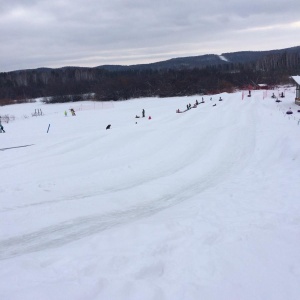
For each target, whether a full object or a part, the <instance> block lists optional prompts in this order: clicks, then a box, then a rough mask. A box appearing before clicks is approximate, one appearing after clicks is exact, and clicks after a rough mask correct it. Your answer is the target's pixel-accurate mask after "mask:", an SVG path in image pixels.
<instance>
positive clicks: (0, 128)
mask: <svg viewBox="0 0 300 300" xmlns="http://www.w3.org/2000/svg"><path fill="white" fill-rule="evenodd" d="M2 132H5V130H4V127H3V125H2V124H0V133H2Z"/></svg>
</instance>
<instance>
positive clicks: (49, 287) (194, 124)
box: [0, 88, 300, 300]
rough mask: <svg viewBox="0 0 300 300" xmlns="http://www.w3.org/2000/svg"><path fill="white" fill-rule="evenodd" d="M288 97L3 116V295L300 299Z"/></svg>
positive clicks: (24, 109) (24, 299)
mask: <svg viewBox="0 0 300 300" xmlns="http://www.w3.org/2000/svg"><path fill="white" fill-rule="evenodd" d="M247 93H248V91H246V92H245V94H247ZM276 93H277V92H276ZM285 95H286V97H285V98H284V99H283V101H282V102H281V103H276V102H275V101H274V99H272V98H271V97H270V96H271V93H270V92H268V95H266V93H265V92H264V91H253V92H252V97H251V98H248V97H245V98H244V99H243V100H242V92H237V93H233V94H222V95H213V96H212V100H211V101H210V96H204V100H205V103H203V104H200V105H199V106H198V107H197V108H192V109H191V110H190V111H187V112H185V113H182V114H177V113H175V111H176V109H178V108H179V109H185V107H186V105H187V104H188V103H191V104H193V103H195V100H196V99H198V101H201V98H202V97H200V96H194V97H181V98H169V99H155V98H151V99H150V98H149V99H136V100H130V101H124V102H113V103H112V102H109V103H105V104H99V103H96V104H95V103H93V102H82V103H74V104H73V107H74V108H75V110H76V111H77V116H76V117H72V116H71V115H70V113H68V116H67V117H65V116H64V111H65V110H66V109H69V108H71V107H72V104H70V103H67V104H55V105H45V104H42V103H31V104H19V105H11V106H4V107H0V114H1V115H4V114H11V115H14V116H15V118H16V119H15V121H13V122H10V123H9V124H4V128H5V130H6V133H5V134H0V150H2V151H0V176H1V180H0V230H1V232H0V299H1V300H33V299H38V300H53V299H55V300H66V299H72V300H91V299H101V300H163V299H165V300H179V299H180V300H181V299H184V300H199V299H204V300H253V299H255V300H274V299H276V300H277V299H278V300H298V299H300V201H299V199H300V192H299V182H300V124H299V119H300V113H298V112H297V110H298V109H300V107H298V106H296V105H295V104H294V98H295V90H294V89H293V88H290V89H286V91H285ZM220 96H221V97H222V98H223V101H218V100H219V97H220ZM263 98H264V99H263ZM213 104H216V106H213ZM289 107H291V109H292V111H293V112H294V114H293V115H291V116H288V115H286V114H285V112H286V111H287V110H288V109H289ZM36 109H42V111H43V113H44V116H39V117H32V116H31V114H32V113H33V112H34V111H35V110H36ZM142 109H145V111H146V117H145V118H139V119H136V118H135V116H136V115H141V112H142ZM149 116H151V117H152V118H151V120H149V119H148V117H149ZM49 124H51V126H50V129H49V133H47V129H48V126H49ZM108 124H111V129H110V130H105V128H106V126H107V125H108ZM27 145H29V146H27ZM18 146H26V147H21V148H13V147H18ZM5 148H11V149H5Z"/></svg>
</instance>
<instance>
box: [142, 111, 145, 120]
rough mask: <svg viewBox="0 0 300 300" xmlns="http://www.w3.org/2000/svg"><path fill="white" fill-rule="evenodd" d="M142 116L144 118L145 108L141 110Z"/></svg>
mask: <svg viewBox="0 0 300 300" xmlns="http://www.w3.org/2000/svg"><path fill="white" fill-rule="evenodd" d="M142 116H143V118H145V110H144V109H143V110H142Z"/></svg>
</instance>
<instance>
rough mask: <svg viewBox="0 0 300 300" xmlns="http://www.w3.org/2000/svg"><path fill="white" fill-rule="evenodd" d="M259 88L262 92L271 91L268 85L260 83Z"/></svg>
mask: <svg viewBox="0 0 300 300" xmlns="http://www.w3.org/2000/svg"><path fill="white" fill-rule="evenodd" d="M257 86H258V88H259V89H260V90H268V89H269V86H268V85H267V84H266V83H259V84H258V85H257Z"/></svg>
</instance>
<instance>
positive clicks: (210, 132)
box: [0, 97, 256, 259]
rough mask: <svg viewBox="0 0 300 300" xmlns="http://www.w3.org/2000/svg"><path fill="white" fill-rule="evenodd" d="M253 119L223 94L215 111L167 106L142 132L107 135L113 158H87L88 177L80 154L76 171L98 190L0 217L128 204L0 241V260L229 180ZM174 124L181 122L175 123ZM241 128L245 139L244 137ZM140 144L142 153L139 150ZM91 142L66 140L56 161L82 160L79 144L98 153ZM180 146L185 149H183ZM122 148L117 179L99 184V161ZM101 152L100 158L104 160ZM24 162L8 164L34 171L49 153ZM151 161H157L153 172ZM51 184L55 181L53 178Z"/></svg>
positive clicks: (250, 137)
mask: <svg viewBox="0 0 300 300" xmlns="http://www.w3.org/2000/svg"><path fill="white" fill-rule="evenodd" d="M255 114H256V104H255V103H241V102H240V101H238V100H236V99H230V97H228V99H226V101H224V102H222V103H218V106H217V107H212V106H211V103H207V104H202V105H201V106H199V107H198V108H197V109H193V110H191V111H190V112H188V113H187V114H186V115H178V114H174V113H173V111H172V109H171V108H170V109H168V110H166V111H163V112H162V114H161V115H160V116H159V117H160V121H159V122H156V123H155V124H149V123H148V124H147V126H145V127H144V128H143V129H144V130H140V131H134V130H133V128H131V127H129V128H125V129H124V130H122V132H120V133H119V132H117V133H114V132H113V131H111V132H110V133H111V135H113V138H111V139H110V140H109V141H107V144H106V145H105V148H106V149H114V151H113V153H110V154H108V153H107V154H105V153H102V154H99V156H100V159H99V160H93V161H92V164H93V171H94V174H90V170H91V166H90V164H89V157H87V160H88V163H87V164H88V167H87V166H80V172H81V173H82V174H81V176H86V175H88V176H89V177H92V176H93V175H94V176H95V177H97V178H99V186H98V187H97V188H95V187H93V189H92V191H89V190H88V189H87V190H86V191H85V190H81V191H80V194H73V193H71V194H69V193H68V191H66V194H67V195H65V196H61V197H59V198H58V199H50V200H49V201H43V199H41V201H40V202H36V198H37V197H34V198H35V201H34V202H33V203H31V204H30V203H26V204H23V205H18V206H16V207H13V206H11V207H9V208H8V207H6V208H5V209H4V211H2V213H5V212H6V213H7V214H12V215H15V214H17V213H19V211H23V212H20V213H22V214H26V215H27V214H28V215H29V218H31V217H32V218H38V217H37V216H35V212H36V210H37V208H38V209H41V210H42V211H43V210H44V208H43V207H45V210H52V209H53V210H54V213H55V210H60V209H64V207H65V205H70V206H72V205H73V203H72V202H74V201H76V202H77V205H78V203H81V205H83V206H85V205H86V203H87V202H90V203H93V204H94V205H97V206H98V204H97V202H98V201H101V202H103V203H104V202H105V201H111V200H110V199H113V201H117V202H122V200H123V198H124V196H123V195H126V196H125V197H132V199H131V198H129V199H126V203H125V205H120V208H118V209H112V210H111V211H108V212H106V213H102V208H101V206H98V207H93V209H92V210H93V212H92V213H89V214H87V215H82V216H76V217H75V216H74V217H71V218H70V213H69V212H68V214H67V216H66V220H62V221H60V222H58V223H54V224H47V225H48V226H44V227H43V228H39V229H38V230H33V231H31V232H22V234H18V235H16V236H13V237H9V238H6V239H2V240H1V242H0V259H5V258H9V257H12V256H17V255H22V254H25V253H29V252H33V251H40V250H44V249H48V248H52V247H59V246H61V245H63V244H66V243H69V242H72V241H74V240H77V239H81V238H84V237H86V236H89V235H92V234H95V233H99V232H101V231H103V230H107V229H109V228H112V227H114V226H120V225H122V224H125V223H128V222H132V221H136V220H138V219H141V218H144V217H148V216H151V215H152V214H154V213H157V212H159V211H161V210H163V209H167V208H168V207H170V206H173V205H175V204H178V203H180V202H182V201H188V200H189V199H190V198H191V197H194V196H196V195H197V196H199V197H201V193H202V192H203V191H204V190H206V189H208V188H213V187H214V186H215V185H217V184H219V183H220V182H221V181H223V180H224V179H226V178H228V177H229V176H235V174H236V172H238V171H239V169H241V168H242V167H243V165H244V164H245V163H246V162H247V160H248V159H249V157H251V154H252V152H253V149H254V148H253V146H254V140H255V122H254V119H255ZM165 120H167V121H165ZM143 121H146V120H143ZM153 122H155V121H153ZM179 122H180V125H177V123H179ZM157 131H159V133H158V132H157ZM245 131H247V135H245V134H244V133H245ZM141 140H142V143H143V145H144V146H145V147H147V148H148V149H145V147H141V145H140V143H141ZM233 140H237V141H238V143H233ZM90 141H91V140H90ZM128 141H130V144H128ZM97 142H98V143H94V141H92V142H91V143H90V144H88V143H86V142H84V143H83V145H82V144H81V143H80V142H79V141H78V142H77V141H75V142H74V141H71V142H70V143H68V141H67V142H66V143H64V144H63V149H64V150H62V151H61V153H62V154H61V156H63V157H64V158H66V159H67V157H68V156H71V157H78V158H79V159H80V158H82V157H84V155H85V154H84V151H85V148H86V147H87V146H86V145H88V147H90V148H92V147H96V148H97V149H99V148H101V144H103V143H105V141H104V142H103V139H102V138H101V139H99V140H98V141H97ZM99 143H100V145H99ZM74 144H76V146H74ZM181 144H185V146H184V147H182V146H181ZM78 145H79V147H78ZM37 147H38V146H37ZM47 147H50V148H52V149H53V150H52V151H54V152H57V149H56V146H55V145H53V146H52V145H47ZM124 147H127V148H128V149H127V153H129V156H128V157H127V158H126V159H124V161H119V162H118V166H117V169H118V170H119V171H120V173H119V174H118V175H117V177H118V180H117V181H115V182H114V183H113V184H111V185H110V186H108V185H106V186H105V181H104V184H102V182H103V181H102V180H101V179H103V178H105V177H107V174H106V173H107V172H109V171H110V170H107V169H105V168H103V164H105V165H106V166H110V164H114V163H113V161H114V160H115V158H118V157H119V156H120V155H121V152H122V149H123V148H124ZM65 149H66V150H65ZM115 149H118V150H117V151H116V150H115ZM149 149H150V151H149ZM176 149H178V150H176ZM50 152H51V150H50ZM174 152H175V155H174ZM54 155H55V156H56V155H57V154H54ZM105 155H106V156H107V157H104V156H105ZM170 157H171V159H170ZM28 159H29V158H27V157H26V161H24V160H23V157H22V160H21V161H17V162H16V163H15V166H16V167H17V166H18V167H20V168H22V165H23V164H24V163H26V165H32V166H35V167H38V166H39V165H42V164H43V161H44V160H46V159H49V151H46V150H45V149H44V148H43V147H42V146H41V147H40V150H37V151H36V153H35V155H34V157H32V159H29V160H28ZM136 160H139V165H140V166H141V167H138V169H136V174H135V176H134V177H133V178H130V177H128V175H127V170H126V168H124V164H125V165H127V164H128V161H130V162H131V164H135V161H136ZM149 164H151V165H153V167H154V168H152V166H150V165H149ZM156 164H158V165H157V168H156V167H155V165H156ZM55 168H56V170H57V171H56V172H55V174H61V173H64V171H63V169H62V168H60V166H59V165H56V166H55ZM119 171H118V172H119ZM14 172H15V171H14ZM187 174H188V175H187ZM64 176H67V175H64ZM112 176H113V175H112ZM183 177H185V178H183ZM51 180H53V181H55V178H51ZM180 181H181V182H182V183H181V184H178V185H175V186H174V184H173V183H174V182H180ZM59 184H61V183H59V182H55V185H59ZM62 184H63V185H66V189H67V190H68V189H69V188H70V189H72V182H71V183H70V185H69V186H68V180H66V181H64V182H63V183H62ZM61 188H63V187H61ZM158 189H161V190H162V191H161V193H157V195H156V194H155V195H151V191H153V190H158ZM139 190H144V191H149V194H150V195H149V196H148V197H147V199H143V197H141V196H140V195H139ZM129 195H131V196H129ZM40 197H43V196H42V195H41V196H40ZM134 198H135V199H134ZM61 202H62V203H63V204H62V205H60V204H61ZM66 203H67V204H66ZM68 210H70V209H69V208H68Z"/></svg>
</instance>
